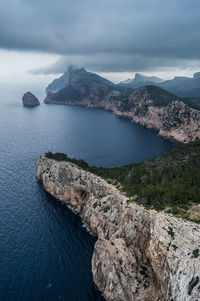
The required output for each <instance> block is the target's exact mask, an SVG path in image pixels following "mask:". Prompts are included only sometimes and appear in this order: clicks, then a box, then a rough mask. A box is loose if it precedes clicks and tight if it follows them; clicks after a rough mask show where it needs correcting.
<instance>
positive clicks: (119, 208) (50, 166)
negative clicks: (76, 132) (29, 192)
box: [36, 155, 200, 301]
mask: <svg viewBox="0 0 200 301" xmlns="http://www.w3.org/2000/svg"><path fill="white" fill-rule="evenodd" d="M36 173H37V179H38V180H39V181H41V182H42V183H43V186H44V188H45V189H46V190H47V191H48V192H49V193H51V194H52V195H53V196H55V197H56V198H58V199H60V200H62V201H63V202H64V203H66V204H67V205H70V206H71V207H72V208H73V209H74V210H75V211H76V212H78V213H80V214H81V216H82V218H83V221H84V222H85V224H86V225H87V226H88V227H89V228H90V230H91V231H92V232H93V233H95V234H96V235H97V236H98V240H97V242H96V244H95V249H94V254H93V258H92V272H93V276H94V281H95V283H96V285H97V286H98V287H99V289H100V291H102V292H103V294H104V296H105V298H106V300H108V301H111V300H112V301H129V300H138V301H141V300H146V301H159V300H160V301H161V300H174V301H183V300H184V301H192V300H198V298H199V281H200V274H199V271H200V261H199V243H200V227H199V226H198V225H197V224H193V223H190V222H184V221H183V220H181V219H177V218H175V217H173V216H171V215H168V214H164V213H162V212H161V213H158V212H156V211H154V210H146V209H145V208H143V207H142V206H138V205H137V204H134V203H130V202H128V201H127V198H126V197H125V196H124V195H123V194H121V193H120V192H119V191H118V190H117V189H116V188H115V187H114V186H112V185H110V184H108V183H107V182H106V181H104V180H103V179H101V178H100V177H97V176H96V175H94V174H92V173H90V172H87V171H84V170H82V169H81V168H80V167H78V166H77V165H75V164H73V163H71V162H67V161H64V162H63V161H56V160H54V159H50V158H48V157H47V156H46V155H41V156H40V158H39V160H38V162H37V171H36Z"/></svg>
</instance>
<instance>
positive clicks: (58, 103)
mask: <svg viewBox="0 0 200 301" xmlns="http://www.w3.org/2000/svg"><path fill="white" fill-rule="evenodd" d="M44 104H46V105H49V104H50V105H51V104H53V105H68V106H75V107H76V106H77V107H83V108H89V109H99V110H103V111H107V112H110V113H112V114H113V115H114V116H115V117H116V118H122V119H126V120H129V121H130V122H131V123H133V124H137V125H139V126H141V127H144V128H146V129H148V130H153V131H154V132H156V133H157V136H159V137H161V138H163V139H165V140H169V141H170V142H172V143H174V144H176V145H178V144H182V143H186V142H183V141H180V140H177V139H175V138H173V137H168V136H167V135H161V134H160V133H159V131H160V130H159V129H157V128H153V127H148V126H145V125H143V124H141V123H139V122H137V121H135V120H134V119H133V117H132V116H127V115H126V114H121V112H119V113H118V112H116V111H115V110H113V109H111V108H106V107H103V106H97V105H91V104H83V103H82V102H80V103H72V102H70V103H69V102H66V101H63V102H57V101H53V100H51V101H50V102H45V101H44Z"/></svg>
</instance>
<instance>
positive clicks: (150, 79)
mask: <svg viewBox="0 0 200 301" xmlns="http://www.w3.org/2000/svg"><path fill="white" fill-rule="evenodd" d="M162 81H163V80H162V79H161V78H159V77H156V76H145V75H142V74H140V73H136V74H135V78H133V79H127V80H125V81H123V82H121V83H120V84H119V85H120V86H124V87H129V88H132V89H137V88H140V87H143V86H147V85H154V84H157V83H160V82H162Z"/></svg>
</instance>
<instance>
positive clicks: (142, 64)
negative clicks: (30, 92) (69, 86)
mask: <svg viewBox="0 0 200 301" xmlns="http://www.w3.org/2000/svg"><path fill="white" fill-rule="evenodd" d="M199 11H200V2H199V1H198V0H190V1H188V0H176V1H172V0H169V1H164V0H134V1H133V0H118V1H113V0H109V1H107V0H102V1H92V0H85V1H81V0H77V1H64V0H58V1H47V0H43V1H38V0H35V1H32V0H27V1H24V0H8V1H1V3H0V48H1V51H0V71H1V80H2V78H3V81H6V80H9V81H11V80H12V81H15V80H18V81H20V80H21V81H23V80H26V81H28V80H30V81H31V80H33V81H40V80H45V78H44V77H43V76H42V74H51V73H53V74H59V73H62V72H63V71H66V69H67V66H68V65H69V64H74V65H77V66H79V67H85V68H87V69H88V70H90V71H93V72H100V73H101V74H103V75H104V76H106V77H108V78H109V79H111V80H114V81H115V82H116V81H118V80H122V79H126V78H127V77H130V76H132V75H133V73H135V72H142V73H143V74H147V75H148V74H152V75H155V74H156V75H158V76H160V77H162V78H164V79H167V78H173V76H174V75H187V76H192V74H193V73H194V72H196V71H199V70H200V52H199V48H200V18H199ZM11 57H12V59H11ZM20 57H23V60H20ZM33 75H37V76H33ZM54 77H55V75H54ZM48 78H49V79H51V78H53V77H52V76H48Z"/></svg>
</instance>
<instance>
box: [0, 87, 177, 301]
mask: <svg viewBox="0 0 200 301" xmlns="http://www.w3.org/2000/svg"><path fill="white" fill-rule="evenodd" d="M23 92H26V88H25V87H21V88H19V87H17V86H14V85H13V86H9V87H8V86H7V87H5V86H4V87H3V86H0V300H1V301H11V300H12V301H32V300H33V301H39V300H48V301H51V300H52V301H53V300H67V301H75V300H77V301H79V300H80V301H87V300H95V301H96V300H97V301H98V300H103V298H102V297H101V296H100V294H99V292H98V290H97V289H96V288H95V286H94V283H93V279H92V273H91V258H92V252H93V247H94V243H95V237H93V236H91V235H90V234H89V233H88V232H87V231H86V229H85V228H84V227H83V225H82V223H81V219H80V217H79V216H78V215H75V214H74V213H73V212H72V211H71V210H70V209H68V208H66V207H65V206H64V205H62V204H61V203H59V202H58V201H56V200H55V199H54V198H53V197H51V196H50V195H48V194H47V193H46V192H45V191H44V190H43V188H42V186H41V184H39V183H38V182H37V181H36V178H35V166H36V161H37V158H38V156H39V155H40V154H41V153H43V152H47V151H51V152H64V153H67V154H68V155H69V156H71V157H76V158H82V159H85V160H86V161H87V162H88V163H90V164H94V165H102V166H109V167H112V166H120V165H123V164H127V163H131V162H139V161H141V160H143V159H147V158H149V157H151V156H152V155H153V154H157V155H160V154H161V153H162V152H163V151H164V150H165V149H167V148H170V147H172V143H171V142H169V141H165V140H164V139H162V138H160V137H158V136H157V134H156V132H154V131H151V130H147V129H145V128H142V127H140V126H138V125H134V124H132V123H131V122H130V121H128V120H123V119H118V118H116V117H114V116H113V115H112V113H109V112H105V111H103V110H98V109H87V108H82V107H72V106H64V105H61V106H59V105H45V104H43V103H42V104H41V105H40V106H38V107H35V108H25V107H23V106H22V105H21V100H20V98H21V96H22V94H23ZM34 92H38V93H37V95H39V96H43V95H42V92H41V89H38V90H37V89H36V88H35V91H34Z"/></svg>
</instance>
